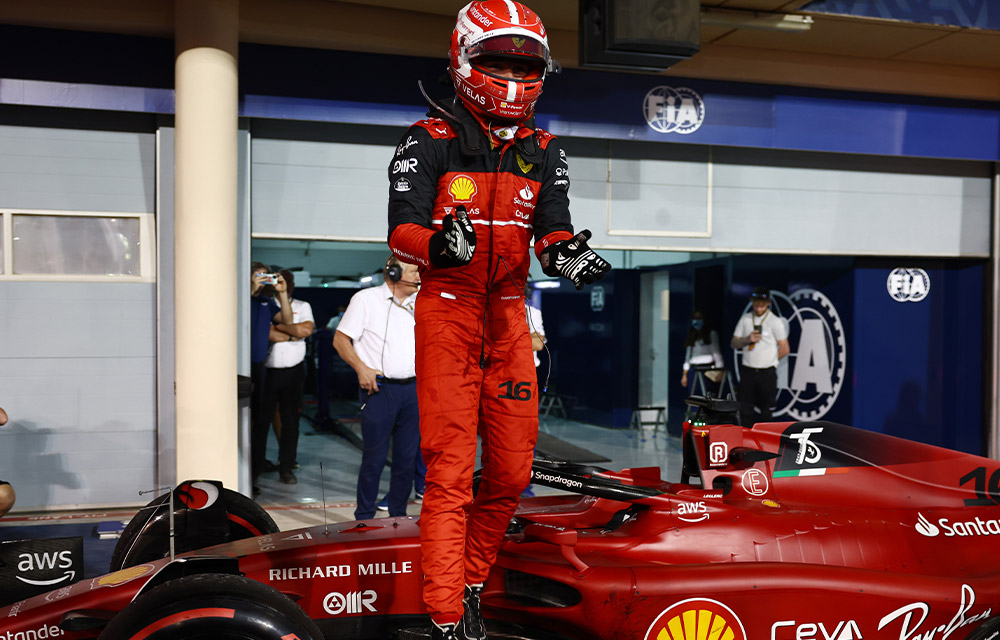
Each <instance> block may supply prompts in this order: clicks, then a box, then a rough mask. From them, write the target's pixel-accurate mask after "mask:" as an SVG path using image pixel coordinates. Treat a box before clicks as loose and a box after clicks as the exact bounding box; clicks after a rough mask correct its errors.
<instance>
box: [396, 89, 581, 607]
mask: <svg viewBox="0 0 1000 640" xmlns="http://www.w3.org/2000/svg"><path fill="white" fill-rule="evenodd" d="M449 110H450V111H451V112H452V113H453V114H454V115H455V120H452V119H451V118H434V117H431V118H428V119H426V120H421V121H420V122H417V123H416V124H414V125H413V126H411V127H410V129H409V130H408V131H407V132H406V134H405V135H404V136H403V137H402V139H401V140H400V144H399V146H398V147H397V149H396V154H395V157H393V159H392V161H391V163H390V165H389V247H390V248H391V249H392V251H393V252H394V253H395V255H396V256H398V257H399V259H400V260H402V261H404V262H409V263H412V264H417V265H419V267H420V281H421V289H420V293H419V294H418V303H417V305H416V328H415V332H416V372H417V398H418V403H419V410H420V439H421V451H422V452H423V456H424V461H425V462H426V464H427V488H426V491H425V493H424V501H423V505H422V506H421V510H420V538H421V550H422V562H423V571H424V576H425V577H424V602H425V604H426V606H427V610H428V613H429V614H430V616H431V618H432V619H433V620H434V621H435V622H437V623H439V624H444V623H450V622H457V621H458V620H459V619H460V618H461V617H462V610H463V605H462V594H463V590H464V585H465V584H478V583H482V582H483V581H484V580H485V579H486V577H487V575H488V574H489V571H490V567H491V566H492V565H493V562H494V560H495V558H496V554H497V551H498V549H499V547H500V544H501V542H502V540H503V536H504V532H505V531H506V529H507V525H508V523H509V522H510V519H511V517H512V516H513V514H514V510H515V509H516V508H517V503H518V499H519V496H520V494H521V491H522V490H523V489H524V488H525V487H526V486H527V485H528V483H529V481H530V476H531V460H532V457H533V449H534V446H535V441H536V439H537V437H538V389H537V380H536V377H535V375H536V374H535V366H534V360H533V358H532V351H531V338H530V336H529V332H528V326H527V323H526V321H525V314H524V298H523V291H524V285H525V280H526V278H527V275H528V268H529V266H530V252H529V244H530V240H531V237H532V236H534V238H535V248H536V252H540V251H541V250H542V249H543V248H544V247H546V246H548V245H549V244H550V243H552V242H556V241H559V240H564V239H569V238H571V237H572V236H573V227H572V225H571V224H570V216H569V197H568V195H567V189H568V187H569V176H568V174H567V164H566V155H565V152H564V151H563V150H562V148H561V147H560V146H559V144H558V143H557V142H556V139H555V137H554V136H552V135H551V134H549V133H548V132H546V131H543V130H541V129H535V128H534V127H533V123H532V122H531V121H528V122H527V123H525V124H523V125H522V126H520V127H519V128H518V129H517V132H516V134H515V136H514V138H513V139H512V140H508V141H506V142H504V141H501V140H499V139H497V138H496V137H495V136H490V138H487V134H486V133H484V130H483V127H481V126H480V125H479V123H478V121H476V120H475V119H474V118H473V117H472V116H471V114H469V112H468V111H466V110H465V109H464V107H462V106H461V105H452V106H451V107H450V109H449ZM459 205H463V206H464V207H465V208H466V210H467V212H468V215H469V219H470V220H471V221H472V224H473V228H474V229H475V231H476V250H475V253H474V255H473V258H472V261H471V262H470V263H469V264H467V265H465V266H462V267H453V268H438V267H435V266H434V264H433V263H432V262H431V259H430V256H429V255H428V243H429V241H430V237H431V235H433V234H434V233H435V232H436V231H438V230H440V229H441V228H442V226H441V225H442V219H443V218H444V216H445V215H446V214H449V213H451V214H452V215H454V213H455V208H456V207H457V206H459ZM477 431H478V435H479V437H480V438H481V439H482V465H483V473H482V480H481V483H480V486H479V491H478V493H477V495H476V498H475V501H473V497H472V476H473V467H474V465H475V458H476V435H477Z"/></svg>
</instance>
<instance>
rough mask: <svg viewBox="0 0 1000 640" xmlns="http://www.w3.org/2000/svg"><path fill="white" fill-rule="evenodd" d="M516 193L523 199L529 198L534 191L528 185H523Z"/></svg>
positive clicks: (532, 196) (532, 195)
mask: <svg viewBox="0 0 1000 640" xmlns="http://www.w3.org/2000/svg"><path fill="white" fill-rule="evenodd" d="M517 194H518V195H519V196H521V197H522V198H524V199H525V200H531V199H532V198H534V197H535V192H534V191H532V190H531V187H530V186H529V185H524V188H523V189H521V190H520V191H518V192H517Z"/></svg>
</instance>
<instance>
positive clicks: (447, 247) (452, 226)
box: [428, 205, 476, 267]
mask: <svg viewBox="0 0 1000 640" xmlns="http://www.w3.org/2000/svg"><path fill="white" fill-rule="evenodd" d="M441 222H442V225H441V230H440V231H438V232H437V233H435V234H434V235H432V236H431V240H430V244H429V245H428V251H429V253H430V258H431V263H433V264H434V266H435V267H461V266H463V265H466V264H469V263H470V262H472V254H473V253H475V252H476V230H475V229H473V228H472V221H471V220H469V214H468V213H466V211H465V207H463V206H461V205H459V206H458V208H457V209H455V217H454V218H452V217H451V214H450V213H449V214H448V215H446V216H445V217H444V220H442V221H441Z"/></svg>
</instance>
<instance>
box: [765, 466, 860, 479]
mask: <svg viewBox="0 0 1000 640" xmlns="http://www.w3.org/2000/svg"><path fill="white" fill-rule="evenodd" d="M850 470H851V468H850V467H828V468H823V469H793V470H791V471H775V472H774V473H773V474H772V476H773V477H775V478H794V477H796V476H797V477H800V478H801V477H805V476H828V475H833V474H835V473H847V472H848V471H850Z"/></svg>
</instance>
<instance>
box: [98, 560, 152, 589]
mask: <svg viewBox="0 0 1000 640" xmlns="http://www.w3.org/2000/svg"><path fill="white" fill-rule="evenodd" d="M152 570H153V565H151V564H140V565H137V566H134V567H129V568H127V569H122V570H121V571H115V572H114V573H109V574H107V575H105V576H101V577H100V578H98V579H97V580H96V581H95V582H96V584H94V585H93V587H117V586H118V585H120V584H125V583H126V582H131V581H132V580H135V579H136V578H141V577H142V576H144V575H146V574H147V573H150V572H151V571H152Z"/></svg>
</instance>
